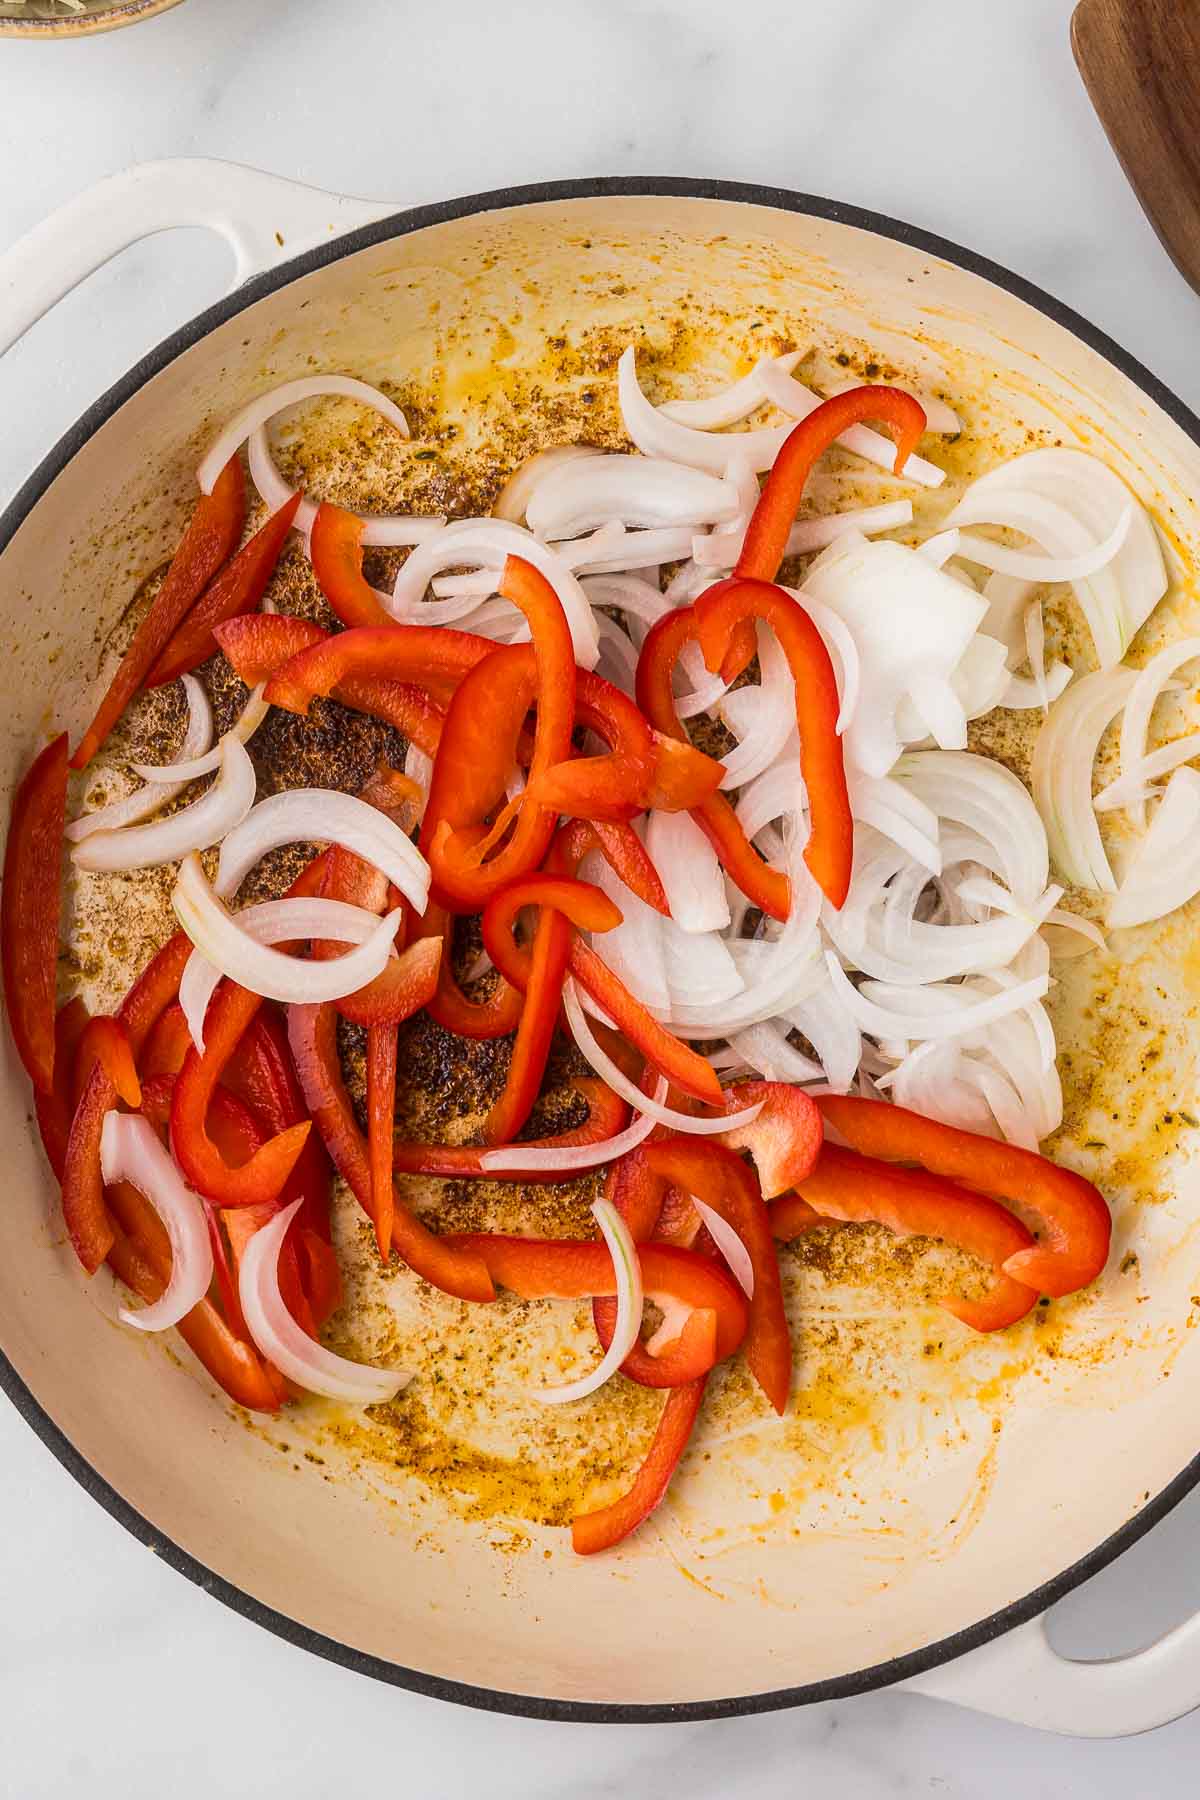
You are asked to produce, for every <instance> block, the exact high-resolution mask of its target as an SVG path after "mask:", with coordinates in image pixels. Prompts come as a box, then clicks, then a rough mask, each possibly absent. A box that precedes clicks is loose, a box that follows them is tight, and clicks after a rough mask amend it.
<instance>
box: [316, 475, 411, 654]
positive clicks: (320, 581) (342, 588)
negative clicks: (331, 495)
mask: <svg viewBox="0 0 1200 1800" xmlns="http://www.w3.org/2000/svg"><path fill="white" fill-rule="evenodd" d="M362 534H363V521H362V520H361V519H360V518H359V517H358V515H357V514H356V513H349V512H343V511H342V508H341V507H340V506H333V505H331V504H330V502H329V501H328V500H323V501H322V502H321V504H320V506H318V508H317V516H316V518H315V519H314V520H313V527H312V533H311V536H310V538H309V554H310V556H311V558H312V566H313V574H314V575H315V576H316V578H317V586H318V587H319V588H320V590H321V592H322V593H323V594H324V596H325V598H326V599H327V600H328V602H329V604H330V606H331V607H332V608H333V610H334V612H335V613H336V614H337V616H338V618H339V619H340V620H341V621H342V624H343V625H350V626H358V625H395V623H396V621H395V619H393V617H392V615H391V613H390V612H388V610H387V608H386V606H384V605H383V603H382V602H381V600H380V598H379V595H378V594H377V593H376V592H375V589H374V588H373V587H372V586H371V584H370V582H369V581H367V580H366V579H365V577H364V576H363V572H362V566H363V552H362Z"/></svg>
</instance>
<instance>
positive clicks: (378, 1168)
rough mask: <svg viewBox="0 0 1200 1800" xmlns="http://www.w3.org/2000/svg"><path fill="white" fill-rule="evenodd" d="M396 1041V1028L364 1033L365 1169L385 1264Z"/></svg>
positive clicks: (392, 1196) (392, 1201)
mask: <svg viewBox="0 0 1200 1800" xmlns="http://www.w3.org/2000/svg"><path fill="white" fill-rule="evenodd" d="M397 1037H398V1030H397V1027H396V1026H395V1025H372V1026H371V1027H370V1029H369V1030H368V1032H367V1165H368V1173H369V1175H370V1180H371V1217H372V1218H373V1219H374V1221H375V1241H376V1243H377V1244H378V1245H379V1254H380V1256H382V1258H383V1260H384V1262H386V1261H387V1260H388V1257H389V1256H390V1255H391V1253H392V1219H393V1217H394V1214H395V1210H396V1185H395V1181H394V1179H393V1176H392V1140H393V1138H394V1137H395V1135H396V1046H397Z"/></svg>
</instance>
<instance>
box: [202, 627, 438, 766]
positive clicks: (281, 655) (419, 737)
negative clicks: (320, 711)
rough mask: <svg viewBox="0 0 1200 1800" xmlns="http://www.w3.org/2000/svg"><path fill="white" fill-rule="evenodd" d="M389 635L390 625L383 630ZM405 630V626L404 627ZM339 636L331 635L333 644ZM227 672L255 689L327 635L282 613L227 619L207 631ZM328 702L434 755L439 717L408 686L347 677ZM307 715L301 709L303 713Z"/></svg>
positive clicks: (433, 704) (425, 698) (371, 677)
mask: <svg viewBox="0 0 1200 1800" xmlns="http://www.w3.org/2000/svg"><path fill="white" fill-rule="evenodd" d="M389 629H390V631H391V632H392V633H393V634H394V633H395V631H396V630H397V629H398V628H397V627H396V626H392V627H390V628H389ZM405 629H407V627H406V628H405ZM346 635H347V634H346V633H345V632H339V633H337V634H336V637H337V639H338V640H340V639H341V638H342V637H345V636H346ZM213 636H214V637H215V638H216V640H217V642H218V644H219V645H220V646H221V649H222V650H223V651H224V653H225V658H226V660H227V662H228V663H229V665H230V667H231V668H232V669H233V670H234V671H235V673H236V674H237V675H238V676H240V678H241V679H242V680H243V681H244V682H245V683H246V686H247V687H257V686H258V683H259V682H260V681H264V682H265V681H270V680H271V678H272V676H273V675H274V674H275V672H276V670H277V669H282V668H283V667H284V666H285V665H286V664H287V663H289V662H290V661H291V659H292V658H293V657H296V656H299V655H300V653H301V652H302V651H304V650H311V649H314V648H316V647H319V646H320V645H322V644H327V643H329V642H330V641H331V635H330V633H329V632H327V631H322V629H321V627H320V626H319V625H313V624H310V622H309V621H308V620H307V619H296V618H292V617H290V616H288V615H287V614H284V613H274V614H273V613H247V614H243V615H241V616H239V617H238V618H236V619H227V620H226V622H225V623H224V624H223V625H218V626H217V627H216V629H215V630H214V632H213ZM328 696H329V698H330V699H331V700H336V701H337V702H338V704H339V705H341V706H348V707H349V708H350V709H351V711H353V712H361V713H368V714H370V716H371V717H372V718H375V719H382V720H383V722H384V724H385V725H393V726H395V728H396V730H397V731H398V732H400V733H401V735H402V736H404V737H406V738H408V739H409V741H410V742H411V743H414V744H416V745H417V747H418V749H420V750H423V751H424V752H425V754H426V756H434V755H436V753H437V747H438V743H439V740H440V738H441V734H442V725H443V722H444V720H445V716H446V715H445V712H444V710H443V708H442V707H440V706H439V705H438V704H437V702H436V701H435V700H431V699H430V698H429V696H428V694H426V693H424V692H423V691H422V689H421V688H419V687H415V686H413V684H412V683H410V682H404V681H390V680H383V679H380V678H379V677H378V676H374V675H347V676H346V677H345V678H344V680H341V681H337V682H334V684H333V685H332V687H330V688H329V690H328ZM304 710H305V711H307V710H308V708H307V706H306V707H305V708H304Z"/></svg>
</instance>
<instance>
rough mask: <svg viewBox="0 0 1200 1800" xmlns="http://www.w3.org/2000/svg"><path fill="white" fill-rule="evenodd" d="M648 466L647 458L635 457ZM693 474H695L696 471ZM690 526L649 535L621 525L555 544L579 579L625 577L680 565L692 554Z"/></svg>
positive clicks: (653, 528)
mask: <svg viewBox="0 0 1200 1800" xmlns="http://www.w3.org/2000/svg"><path fill="white" fill-rule="evenodd" d="M633 460H634V461H635V462H639V461H640V462H643V463H644V462H645V460H646V459H645V457H635V458H634V459H633ZM690 473H692V474H694V473H695V471H694V470H692V471H690ZM692 541H693V538H692V527H691V526H690V525H658V526H651V527H649V528H648V529H647V530H645V531H626V530H625V528H624V526H623V525H621V523H620V521H619V520H617V521H614V522H613V529H612V530H609V529H608V528H607V527H606V528H605V529H603V530H599V531H593V532H591V533H589V535H588V536H586V537H577V538H569V539H567V540H566V541H560V542H557V543H554V544H551V546H550V548H551V549H552V550H554V551H555V552H556V553H557V554H558V555H559V556H560V557H561V558H562V560H563V562H564V563H565V564H566V565H567V567H568V568H569V569H572V570H574V572H575V573H576V574H577V575H580V576H582V575H589V574H590V575H624V574H628V573H629V572H630V571H631V570H634V569H647V568H658V567H660V566H661V565H662V564H663V563H665V562H678V561H679V559H680V558H681V557H685V556H690V555H691V553H692Z"/></svg>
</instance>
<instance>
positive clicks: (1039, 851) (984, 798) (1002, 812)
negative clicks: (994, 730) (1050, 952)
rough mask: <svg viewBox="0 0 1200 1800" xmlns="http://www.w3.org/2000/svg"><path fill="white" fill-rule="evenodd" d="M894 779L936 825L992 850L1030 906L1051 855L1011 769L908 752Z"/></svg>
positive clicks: (944, 754) (963, 757)
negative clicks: (969, 834)
mask: <svg viewBox="0 0 1200 1800" xmlns="http://www.w3.org/2000/svg"><path fill="white" fill-rule="evenodd" d="M895 779H896V781H898V782H900V783H901V784H902V785H903V786H904V787H906V788H907V789H908V791H909V792H910V793H911V794H913V795H914V796H915V797H916V798H917V799H919V800H921V801H923V802H924V804H925V805H926V806H927V807H929V809H930V810H931V811H932V812H934V813H936V814H937V815H938V817H939V818H940V819H951V820H954V821H956V822H957V823H959V824H961V825H965V826H966V827H967V828H968V830H970V831H973V832H976V833H977V834H978V835H979V836H980V837H981V838H982V839H984V841H985V842H986V843H988V844H991V845H992V846H993V847H994V849H995V851H996V854H997V857H998V859H999V863H1000V871H1001V873H1002V874H1003V876H1004V880H1005V881H1006V883H1007V884H1008V886H1009V887H1010V888H1011V890H1012V892H1013V894H1014V895H1015V897H1016V898H1017V900H1018V901H1019V902H1020V903H1021V904H1022V905H1025V906H1032V905H1034V904H1035V903H1036V901H1037V899H1038V897H1039V896H1040V895H1041V894H1042V893H1044V891H1045V888H1046V883H1047V880H1048V879H1049V851H1048V847H1047V842H1046V833H1045V830H1044V828H1043V825H1042V820H1041V818H1040V817H1039V813H1038V809H1037V807H1036V806H1035V805H1034V803H1033V801H1032V800H1031V798H1030V796H1029V791H1028V789H1027V788H1026V787H1025V784H1024V782H1022V781H1021V780H1020V779H1019V777H1018V776H1016V775H1014V774H1013V772H1012V770H1011V769H1006V768H1005V766H1004V764H1003V763H998V762H993V761H992V759H991V758H990V757H986V756H976V755H975V754H974V753H973V752H972V751H967V750H961V751H947V750H911V751H909V752H908V753H907V754H906V755H905V756H903V757H902V758H901V760H900V763H899V765H898V766H897V768H896V770H895Z"/></svg>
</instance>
